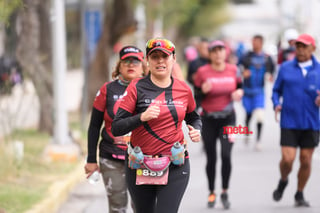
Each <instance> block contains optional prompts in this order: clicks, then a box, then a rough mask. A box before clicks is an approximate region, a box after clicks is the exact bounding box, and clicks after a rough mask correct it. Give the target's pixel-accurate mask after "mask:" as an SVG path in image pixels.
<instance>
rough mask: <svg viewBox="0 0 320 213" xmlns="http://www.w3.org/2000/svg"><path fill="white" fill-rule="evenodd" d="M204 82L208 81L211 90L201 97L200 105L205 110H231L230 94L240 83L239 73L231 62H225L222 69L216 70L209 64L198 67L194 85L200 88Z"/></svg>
mask: <svg viewBox="0 0 320 213" xmlns="http://www.w3.org/2000/svg"><path fill="white" fill-rule="evenodd" d="M204 82H210V84H211V90H210V91H209V92H208V93H207V94H205V96H204V97H203V99H202V102H201V107H202V108H203V110H204V111H205V112H208V113H210V112H220V111H230V110H233V105H232V99H231V94H232V92H234V91H235V90H236V89H237V85H238V84H241V75H240V73H239V72H238V68H237V67H236V66H235V65H233V64H226V67H225V69H224V70H223V71H217V70H214V69H213V68H212V66H211V65H210V64H207V65H204V66H202V67H200V68H199V69H198V70H197V72H196V74H195V80H194V85H195V86H196V87H199V88H201V85H202V84H203V83H204Z"/></svg>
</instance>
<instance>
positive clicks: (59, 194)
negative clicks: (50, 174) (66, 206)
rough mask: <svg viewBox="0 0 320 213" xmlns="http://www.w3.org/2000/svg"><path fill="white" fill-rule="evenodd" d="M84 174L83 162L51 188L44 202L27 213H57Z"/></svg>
mask: <svg viewBox="0 0 320 213" xmlns="http://www.w3.org/2000/svg"><path fill="white" fill-rule="evenodd" d="M83 174H84V171H83V162H82V161H81V162H80V163H79V164H78V165H77V166H76V168H75V169H74V170H73V171H72V172H71V173H70V174H68V175H67V176H66V177H65V178H64V179H63V180H58V181H56V182H54V183H53V184H52V185H51V186H50V187H49V189H48V192H47V195H46V198H45V199H44V200H42V201H40V202H39V203H37V204H35V205H34V206H33V207H32V208H31V209H30V210H27V211H26V212H25V213H43V212H46V213H56V212H57V211H58V209H59V207H60V206H61V205H62V204H63V203H64V202H65V201H66V199H67V197H68V195H69V193H70V191H71V190H72V189H73V188H74V186H75V185H76V184H77V183H79V182H80V181H81V180H83Z"/></svg>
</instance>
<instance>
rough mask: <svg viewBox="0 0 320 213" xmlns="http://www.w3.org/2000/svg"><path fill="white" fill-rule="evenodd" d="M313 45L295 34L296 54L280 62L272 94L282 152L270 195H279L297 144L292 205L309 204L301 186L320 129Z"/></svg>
mask: <svg viewBox="0 0 320 213" xmlns="http://www.w3.org/2000/svg"><path fill="white" fill-rule="evenodd" d="M315 48H316V45H315V40H314V38H313V37H311V36H310V35H307V34H302V35H300V36H299V37H298V39H297V40H296V57H295V58H294V59H293V60H292V61H288V62H285V63H283V64H282V65H281V67H280V70H279V74H278V77H277V80H276V82H275V84H274V87H273V94H272V101H273V105H274V110H275V115H276V120H277V114H278V113H279V112H281V116H280V127H281V138H280V144H281V153H282V158H281V161H280V173H281V179H280V181H279V184H278V187H277V188H276V190H275V191H274V192H273V199H274V200H275V201H279V200H280V199H281V198H282V195H283V192H284V189H285V187H286V186H287V184H288V176H289V174H290V172H291V170H292V166H293V162H294V160H295V156H296V153H297V148H300V157H299V160H300V168H299V171H298V189H297V192H296V194H295V197H294V198H295V204H296V206H304V207H308V206H309V203H308V202H307V201H306V200H305V199H304V197H303V189H304V187H305V186H306V183H307V181H308V179H309V176H310V173H311V160H312V154H313V151H314V148H315V147H316V146H317V145H318V143H319V129H320V122H319V121H320V120H319V119H320V117H319V106H320V92H319V90H320V65H319V63H318V62H317V60H316V59H315V57H314V56H313V55H312V54H313V52H314V51H315ZM281 98H282V101H280V100H281Z"/></svg>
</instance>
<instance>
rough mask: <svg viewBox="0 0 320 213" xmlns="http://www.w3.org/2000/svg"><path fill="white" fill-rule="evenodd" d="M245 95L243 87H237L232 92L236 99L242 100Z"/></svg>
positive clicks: (233, 98)
mask: <svg viewBox="0 0 320 213" xmlns="http://www.w3.org/2000/svg"><path fill="white" fill-rule="evenodd" d="M242 96H243V89H237V90H236V91H234V92H233V93H232V94H231V98H232V100H234V101H240V100H241V98H242Z"/></svg>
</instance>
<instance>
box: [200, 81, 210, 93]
mask: <svg viewBox="0 0 320 213" xmlns="http://www.w3.org/2000/svg"><path fill="white" fill-rule="evenodd" d="M210 90H211V83H210V82H209V81H205V82H203V84H201V91H202V93H203V94H207V93H208V92H209V91H210Z"/></svg>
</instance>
